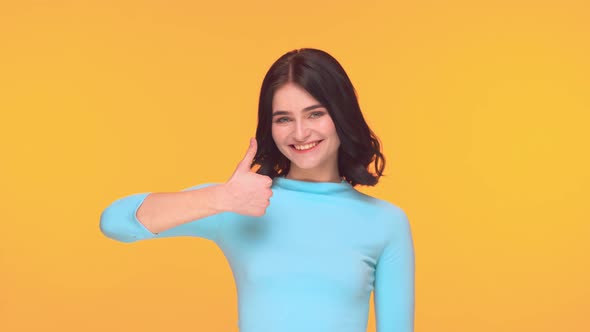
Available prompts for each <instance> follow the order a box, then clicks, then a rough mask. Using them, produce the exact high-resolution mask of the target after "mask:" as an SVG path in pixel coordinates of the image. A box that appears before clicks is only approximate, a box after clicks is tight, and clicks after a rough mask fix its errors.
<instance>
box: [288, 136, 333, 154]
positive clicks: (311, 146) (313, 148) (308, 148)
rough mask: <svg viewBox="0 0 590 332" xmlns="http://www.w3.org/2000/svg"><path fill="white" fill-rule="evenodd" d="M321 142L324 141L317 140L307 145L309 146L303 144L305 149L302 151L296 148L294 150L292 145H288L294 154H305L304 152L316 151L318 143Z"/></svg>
mask: <svg viewBox="0 0 590 332" xmlns="http://www.w3.org/2000/svg"><path fill="white" fill-rule="evenodd" d="M323 141H324V140H323V139H322V140H319V141H314V142H311V143H309V144H305V145H303V146H304V147H305V148H304V149H301V150H298V149H297V148H295V145H293V144H291V145H289V147H290V148H291V149H292V150H293V151H294V152H297V153H306V152H310V151H314V150H316V149H317V147H318V146H319V145H320V143H322V142H323ZM312 144H313V145H312Z"/></svg>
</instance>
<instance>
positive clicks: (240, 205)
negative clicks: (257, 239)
mask: <svg viewBox="0 0 590 332" xmlns="http://www.w3.org/2000/svg"><path fill="white" fill-rule="evenodd" d="M256 150H257V142H256V139H255V138H251V139H250V146H249V147H248V151H247V152H246V155H245V156H244V159H242V161H241V162H240V163H239V164H238V167H237V168H236V169H235V171H234V173H233V174H232V176H231V178H230V179H229V180H228V181H227V182H226V183H224V184H223V185H222V188H223V189H222V191H223V192H224V195H223V201H224V202H223V203H224V205H225V206H226V208H225V210H226V211H231V212H235V213H239V214H243V215H248V216H256V217H260V216H262V215H264V213H265V212H266V208H267V207H268V205H269V204H270V200H269V198H270V197H271V196H272V190H271V189H270V187H271V186H272V179H271V178H270V177H268V176H266V175H260V174H257V173H255V172H252V170H251V169H250V165H252V161H253V160H254V156H256Z"/></svg>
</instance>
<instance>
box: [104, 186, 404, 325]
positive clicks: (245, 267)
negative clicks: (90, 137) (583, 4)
mask: <svg viewBox="0 0 590 332" xmlns="http://www.w3.org/2000/svg"><path fill="white" fill-rule="evenodd" d="M213 184H216V183H205V184H201V185H198V186H194V187H191V188H188V189H186V190H192V189H197V188H202V187H206V186H210V185H213ZM271 189H272V191H273V195H272V196H271V198H270V205H269V206H268V207H267V209H266V213H265V214H264V215H263V216H261V217H250V216H244V215H240V214H237V213H233V212H222V213H218V214H215V215H212V216H209V217H205V218H202V219H199V220H194V221H191V222H189V223H186V224H183V225H180V226H177V227H174V228H171V229H168V230H166V231H163V232H161V233H159V234H154V233H152V232H150V231H149V230H148V229H147V228H145V226H143V225H142V224H141V223H140V222H139V221H138V219H137V217H136V211H137V209H138V208H139V206H140V205H141V204H142V202H143V200H144V199H145V197H146V196H147V195H148V194H149V193H141V194H133V195H130V196H126V197H123V198H121V199H118V200H116V201H114V202H113V203H112V204H111V205H110V206H108V207H107V208H106V209H105V210H104V211H103V213H102V215H101V219H100V228H101V231H102V232H103V234H104V235H106V236H107V237H109V238H112V239H114V240H117V241H121V242H134V241H138V240H143V239H151V238H161V237H171V236H195V237H200V238H205V239H209V240H211V241H214V242H215V243H216V244H217V245H218V246H219V248H220V249H221V250H222V251H223V253H224V255H225V257H226V258H227V260H228V262H229V265H230V267H231V270H232V273H233V276H234V280H235V282H236V289H237V292H238V317H239V319H238V326H239V328H240V331H241V332H279V331H280V332H291V331H293V332H301V331H306V332H314V331H318V332H320V331H321V332H365V331H366V327H367V320H368V312H369V300H370V295H371V291H374V292H375V293H374V306H375V318H376V325H377V332H394V331H395V332H410V331H413V330H414V271H415V268H414V246H413V240H412V234H411V229H410V224H409V222H408V218H407V217H406V214H405V213H404V212H403V210H402V209H400V208H399V207H397V206H395V205H393V204H391V203H389V202H387V201H384V200H380V199H377V198H374V197H371V196H368V195H366V194H363V193H361V192H359V191H357V190H355V189H354V188H353V187H352V186H351V185H350V184H349V183H348V182H346V181H344V180H343V181H342V182H341V183H335V182H307V181H300V180H292V179H286V178H282V177H275V178H274V179H273V185H272V187H271Z"/></svg>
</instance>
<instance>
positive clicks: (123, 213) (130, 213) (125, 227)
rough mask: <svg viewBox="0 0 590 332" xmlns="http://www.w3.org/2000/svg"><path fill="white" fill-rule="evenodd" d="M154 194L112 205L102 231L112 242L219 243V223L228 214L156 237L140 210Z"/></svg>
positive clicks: (134, 196)
mask: <svg viewBox="0 0 590 332" xmlns="http://www.w3.org/2000/svg"><path fill="white" fill-rule="evenodd" d="M214 184H217V183H205V184H200V185H197V186H193V187H190V188H187V189H184V190H183V191H189V190H195V189H199V188H204V187H208V186H211V185H214ZM149 194H150V193H140V194H133V195H129V196H126V197H123V198H120V199H118V200H116V201H114V202H112V203H111V204H110V205H109V206H108V207H107V208H106V209H104V210H103V212H102V214H101V216H100V230H101V232H102V233H103V234H104V235H105V236H106V237H108V238H111V239H113V240H116V241H119V242H127V243H129V242H135V241H139V240H145V239H152V238H162V237H174V236H195V237H202V238H206V239H209V240H211V241H216V239H217V230H218V228H219V223H220V222H221V220H222V219H223V218H224V214H225V213H218V214H214V215H211V216H208V217H205V218H201V219H199V220H193V221H191V222H188V223H185V224H182V225H179V226H176V227H173V228H170V229H167V230H165V231H163V232H161V233H152V232H151V231H149V230H148V229H147V228H146V227H145V226H144V225H143V224H142V223H141V222H140V221H139V220H138V219H137V210H138V209H139V207H140V206H141V204H142V203H143V201H144V200H145V198H146V197H147V196H148V195H149Z"/></svg>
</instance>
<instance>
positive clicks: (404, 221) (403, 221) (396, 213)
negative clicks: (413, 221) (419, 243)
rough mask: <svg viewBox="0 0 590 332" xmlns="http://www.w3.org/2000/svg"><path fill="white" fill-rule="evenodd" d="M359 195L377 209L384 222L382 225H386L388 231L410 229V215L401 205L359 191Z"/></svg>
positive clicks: (380, 218)
mask: <svg viewBox="0 0 590 332" xmlns="http://www.w3.org/2000/svg"><path fill="white" fill-rule="evenodd" d="M359 195H360V196H359V197H362V199H363V200H365V201H367V202H369V203H370V204H371V206H372V207H373V208H374V209H375V212H376V214H377V215H378V216H379V220H381V222H382V227H384V229H385V230H386V231H389V232H391V231H393V232H395V231H399V230H404V229H409V227H410V221H409V218H408V215H407V213H406V212H405V211H404V209H402V208H401V207H400V206H399V205H397V204H394V203H392V202H390V201H387V200H384V199H380V198H377V197H373V196H369V195H367V194H364V193H360V192H359Z"/></svg>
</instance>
